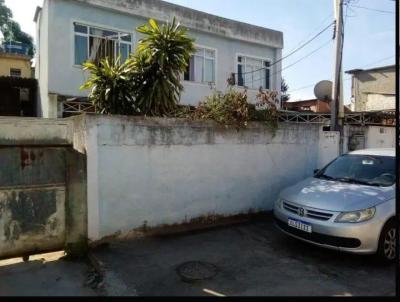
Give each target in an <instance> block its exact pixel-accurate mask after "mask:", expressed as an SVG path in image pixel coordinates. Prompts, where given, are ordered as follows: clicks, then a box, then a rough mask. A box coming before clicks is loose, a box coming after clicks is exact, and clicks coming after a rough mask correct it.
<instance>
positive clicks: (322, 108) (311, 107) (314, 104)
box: [283, 99, 331, 113]
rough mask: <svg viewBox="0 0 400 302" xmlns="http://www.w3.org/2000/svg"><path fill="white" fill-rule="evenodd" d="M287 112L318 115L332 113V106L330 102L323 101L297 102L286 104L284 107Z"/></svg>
mask: <svg viewBox="0 0 400 302" xmlns="http://www.w3.org/2000/svg"><path fill="white" fill-rule="evenodd" d="M283 107H284V109H285V110H288V111H299V112H316V113H330V112H331V106H330V104H329V101H323V100H317V99H315V100H305V101H295V102H285V104H284V105H283Z"/></svg>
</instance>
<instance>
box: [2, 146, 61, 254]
mask: <svg viewBox="0 0 400 302" xmlns="http://www.w3.org/2000/svg"><path fill="white" fill-rule="evenodd" d="M66 157H67V150H66V148H63V147H45V146H38V147H22V146H21V147H17V146H11V147H0V258H7V257H14V256H24V255H30V254H35V253H39V252H48V251H55V250H59V249H62V248H63V247H64V244H65V237H66V214H65V211H66V206H65V205H66V172H67V171H66V170H67V167H66Z"/></svg>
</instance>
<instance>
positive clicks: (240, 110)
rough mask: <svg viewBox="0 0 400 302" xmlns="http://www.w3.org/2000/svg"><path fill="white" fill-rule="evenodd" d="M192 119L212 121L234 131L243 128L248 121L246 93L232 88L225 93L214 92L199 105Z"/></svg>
mask: <svg viewBox="0 0 400 302" xmlns="http://www.w3.org/2000/svg"><path fill="white" fill-rule="evenodd" d="M193 118H194V119H205V120H214V121H216V122H217V123H220V124H223V125H225V126H234V127H235V128H236V129H241V128H245V127H246V126H247V124H248V121H249V110H248V103H247V93H246V91H245V92H239V91H236V90H235V89H233V88H232V87H230V88H229V89H228V91H227V92H226V93H218V92H215V93H214V94H213V95H211V96H209V97H207V98H206V99H205V101H203V102H201V103H200V104H199V106H198V107H197V109H196V110H195V112H194V114H193Z"/></svg>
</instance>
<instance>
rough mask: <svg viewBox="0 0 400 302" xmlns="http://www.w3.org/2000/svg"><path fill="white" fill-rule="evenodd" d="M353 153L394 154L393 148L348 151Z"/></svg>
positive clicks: (392, 155)
mask: <svg viewBox="0 0 400 302" xmlns="http://www.w3.org/2000/svg"><path fill="white" fill-rule="evenodd" d="M349 154H353V155H373V156H391V157H395V156H396V149H395V148H382V149H364V150H358V151H353V152H350V153H349Z"/></svg>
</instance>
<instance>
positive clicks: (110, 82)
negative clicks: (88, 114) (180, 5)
mask: <svg viewBox="0 0 400 302" xmlns="http://www.w3.org/2000/svg"><path fill="white" fill-rule="evenodd" d="M137 31H138V32H139V33H141V34H143V35H144V36H145V37H144V38H143V39H142V40H140V41H139V44H138V47H137V50H136V53H135V54H134V55H131V56H130V58H128V59H127V60H126V62H124V63H123V64H120V61H119V60H117V61H116V62H110V61H109V59H104V60H102V61H101V62H100V65H99V66H96V65H95V64H93V63H92V62H88V63H85V64H84V69H85V70H87V71H89V72H90V78H89V80H88V81H87V82H86V83H85V84H84V85H83V86H82V87H81V89H90V90H91V91H90V94H89V99H90V100H91V101H92V103H93V104H94V105H95V106H96V108H97V113H101V114H125V115H135V114H141V115H150V116H166V115H170V114H171V113H173V112H175V111H176V108H177V105H178V103H179V101H180V96H181V92H182V90H183V86H182V84H181V73H182V72H184V71H185V70H186V68H187V66H188V64H189V60H190V57H191V56H192V54H193V53H194V52H195V47H194V40H193V39H192V38H189V37H188V36H187V30H186V29H183V28H182V27H181V26H180V24H179V23H177V22H176V19H175V18H174V20H173V22H172V23H171V24H169V23H167V24H163V25H162V26H159V25H158V24H157V22H156V21H155V20H153V19H150V20H149V24H148V25H147V24H145V25H143V26H141V27H138V28H137Z"/></svg>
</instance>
